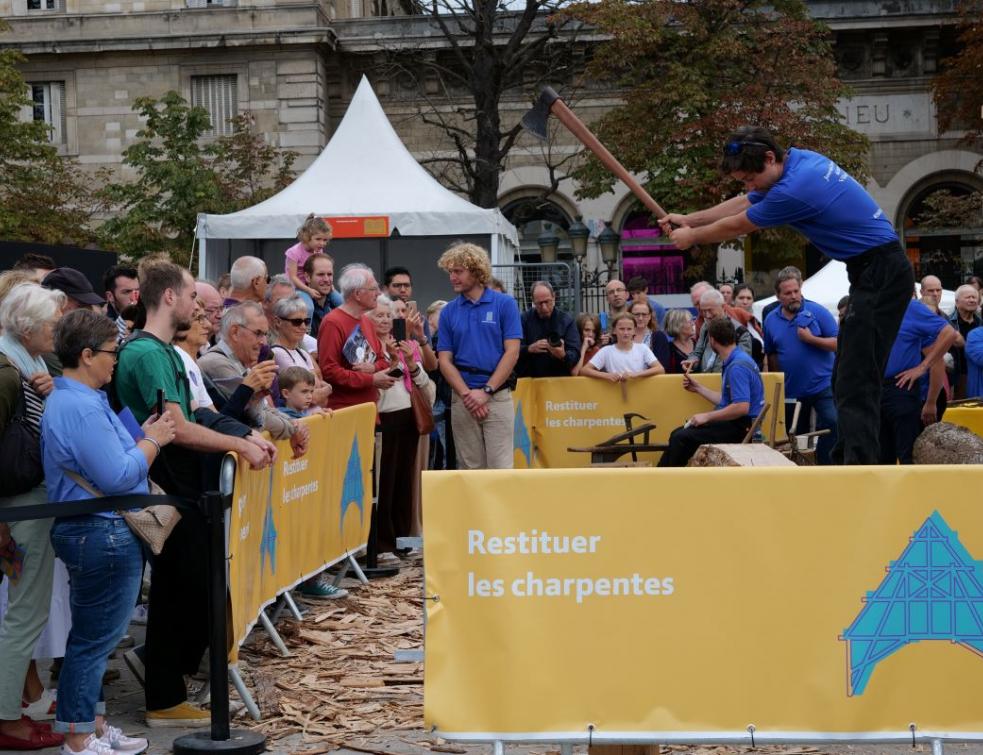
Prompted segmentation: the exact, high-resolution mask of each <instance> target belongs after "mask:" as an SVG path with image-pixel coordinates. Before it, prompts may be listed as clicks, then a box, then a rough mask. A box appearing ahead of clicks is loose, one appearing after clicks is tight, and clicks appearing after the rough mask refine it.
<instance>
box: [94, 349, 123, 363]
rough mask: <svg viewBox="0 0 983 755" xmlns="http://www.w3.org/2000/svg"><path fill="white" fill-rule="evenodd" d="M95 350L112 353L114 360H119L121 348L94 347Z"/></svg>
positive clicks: (101, 352)
mask: <svg viewBox="0 0 983 755" xmlns="http://www.w3.org/2000/svg"><path fill="white" fill-rule="evenodd" d="M93 351H96V352H99V353H100V354H111V355H112V357H113V361H114V362H115V361H118V360H119V349H93Z"/></svg>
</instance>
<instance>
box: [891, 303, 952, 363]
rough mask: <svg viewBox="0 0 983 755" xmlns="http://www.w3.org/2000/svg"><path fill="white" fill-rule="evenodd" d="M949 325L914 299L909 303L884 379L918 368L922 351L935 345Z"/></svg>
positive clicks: (892, 348)
mask: <svg viewBox="0 0 983 755" xmlns="http://www.w3.org/2000/svg"><path fill="white" fill-rule="evenodd" d="M948 324H949V323H947V322H946V321H945V319H944V318H942V317H939V316H938V315H937V314H935V313H934V312H933V311H932V310H930V309H929V308H928V307H926V306H925V305H924V304H922V303H921V302H920V301H915V300H914V299H912V300H911V301H910V302H908V309H907V310H905V313H904V319H903V320H902V321H901V329H900V330H899V331H898V337H897V338H895V339H894V346H892V347H891V355H890V356H889V357H888V358H887V367H886V368H885V369H884V377H885V378H893V377H894V376H896V375H897V374H898V373H899V372H904V371H905V370H909V369H911V368H912V367H917V366H918V365H919V364H920V363H921V361H922V349H924V348H925V347H927V346H931V345H932V344H933V343H935V339H936V338H938V336H939V333H941V332H942V328H944V327H946V326H947V325H948Z"/></svg>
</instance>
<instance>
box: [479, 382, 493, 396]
mask: <svg viewBox="0 0 983 755" xmlns="http://www.w3.org/2000/svg"><path fill="white" fill-rule="evenodd" d="M481 390H483V391H484V392H485V393H487V394H488V395H489V396H491V395H492V394H493V393H494V392H495V389H494V388H492V387H491V386H490V385H488V383H485V384H484V385H483V386H481Z"/></svg>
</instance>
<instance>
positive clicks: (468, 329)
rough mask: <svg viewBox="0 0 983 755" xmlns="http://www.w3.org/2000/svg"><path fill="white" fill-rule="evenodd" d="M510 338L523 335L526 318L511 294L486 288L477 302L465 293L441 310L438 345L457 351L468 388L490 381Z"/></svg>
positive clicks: (457, 364) (446, 349)
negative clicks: (522, 318)
mask: <svg viewBox="0 0 983 755" xmlns="http://www.w3.org/2000/svg"><path fill="white" fill-rule="evenodd" d="M508 339H515V340H516V341H519V340H521V339H522V320H521V319H520V317H519V305H518V304H516V302H515V299H513V298H512V297H511V296H509V295H507V294H502V293H499V292H498V291H492V290H491V289H490V288H486V289H485V290H484V291H483V292H482V294H481V298H480V299H478V301H476V302H473V301H471V300H470V299H469V298H468V297H466V296H465V295H464V294H461V295H460V296H458V297H457V298H456V299H452V300H451V301H450V302H449V303H448V304H447V306H446V307H444V308H443V309H442V310H441V312H440V339H439V341H438V345H437V349H438V351H449V352H451V353H452V354H453V355H454V366H455V367H457V369H458V371H459V372H460V373H461V377H462V378H464V382H465V383H466V384H467V386H468V388H480V387H481V386H483V385H485V383H487V382H488V378H489V377H490V376H491V374H492V373H493V372H494V371H495V368H496V367H497V366H498V363H499V362H500V361H501V359H502V355H504V354H505V341H506V340H508ZM497 387H499V386H496V388H497Z"/></svg>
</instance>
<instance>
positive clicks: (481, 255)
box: [437, 243, 522, 469]
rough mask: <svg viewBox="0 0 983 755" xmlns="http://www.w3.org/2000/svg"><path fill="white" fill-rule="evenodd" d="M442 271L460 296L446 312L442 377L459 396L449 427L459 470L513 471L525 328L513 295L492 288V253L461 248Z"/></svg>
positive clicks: (447, 257)
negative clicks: (517, 371) (516, 381)
mask: <svg viewBox="0 0 983 755" xmlns="http://www.w3.org/2000/svg"><path fill="white" fill-rule="evenodd" d="M437 264H438V265H439V267H440V268H441V269H442V270H444V271H446V272H447V274H448V276H449V277H450V283H451V287H452V288H453V289H454V291H455V292H456V293H457V294H459V296H458V297H457V298H456V299H453V300H452V301H451V302H450V303H448V304H447V306H446V307H444V309H443V311H442V312H441V313H440V341H439V343H438V347H437V349H438V359H439V363H440V372H441V374H442V375H443V376H444V379H445V380H446V381H447V383H448V385H450V387H451V390H453V391H454V395H453V397H452V400H451V427H452V429H453V431H454V444H455V447H456V450H457V466H458V469H511V468H512V450H513V449H512V430H513V424H514V421H515V414H514V412H513V409H512V395H511V391H510V388H511V387H512V386H513V380H512V371H513V369H514V368H515V363H516V361H517V360H518V358H519V342H520V340H521V339H522V321H521V319H520V317H519V307H518V305H517V304H516V302H515V299H513V298H512V297H511V296H508V295H507V294H502V293H499V292H497V291H493V290H492V289H491V288H489V285H488V284H489V282H490V281H491V277H492V275H491V264H490V262H489V260H488V253H487V252H486V251H485V250H484V249H482V248H481V247H480V246H476V245H475V244H466V243H460V244H455V245H454V246H452V247H451V248H450V249H448V250H447V251H446V252H444V254H443V255H442V256H441V258H440V260H439V261H438V262H437Z"/></svg>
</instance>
